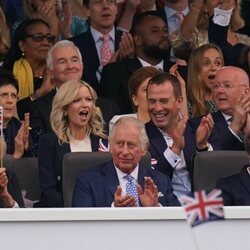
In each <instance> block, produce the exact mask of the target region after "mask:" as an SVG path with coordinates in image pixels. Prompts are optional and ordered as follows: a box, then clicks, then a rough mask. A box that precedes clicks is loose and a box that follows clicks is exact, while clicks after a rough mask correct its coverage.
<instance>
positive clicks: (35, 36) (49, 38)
mask: <svg viewBox="0 0 250 250" xmlns="http://www.w3.org/2000/svg"><path fill="white" fill-rule="evenodd" d="M26 37H30V38H32V39H33V40H34V41H35V42H42V41H43V40H44V39H45V38H46V39H47V41H48V42H49V43H53V42H54V41H55V39H56V37H55V36H53V35H51V34H46V35H43V34H33V35H27V36H26Z"/></svg>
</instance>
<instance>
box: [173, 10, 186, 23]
mask: <svg viewBox="0 0 250 250" xmlns="http://www.w3.org/2000/svg"><path fill="white" fill-rule="evenodd" d="M175 16H176V17H177V19H178V20H179V24H180V25H181V23H182V21H183V19H184V15H183V14H182V13H181V12H176V13H175Z"/></svg>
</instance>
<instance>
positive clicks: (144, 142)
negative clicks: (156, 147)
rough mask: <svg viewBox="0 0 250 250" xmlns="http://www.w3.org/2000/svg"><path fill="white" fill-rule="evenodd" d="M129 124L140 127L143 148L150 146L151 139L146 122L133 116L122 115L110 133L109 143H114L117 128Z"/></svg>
mask: <svg viewBox="0 0 250 250" xmlns="http://www.w3.org/2000/svg"><path fill="white" fill-rule="evenodd" d="M128 124H131V125H133V126H134V127H136V128H138V130H139V132H140V143H141V148H142V150H145V149H147V148H148V144H149V140H148V136H147V133H146V130H145V126H144V123H143V122H141V121H140V120H138V119H137V118H135V117H132V116H122V117H121V118H119V119H118V120H117V121H116V122H115V123H114V125H113V127H112V129H111V131H110V133H109V143H110V144H112V143H113V140H114V136H115V133H116V129H117V128H118V127H120V126H126V125H128Z"/></svg>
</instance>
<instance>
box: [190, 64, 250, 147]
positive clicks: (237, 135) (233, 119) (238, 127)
mask: <svg viewBox="0 0 250 250" xmlns="http://www.w3.org/2000/svg"><path fill="white" fill-rule="evenodd" d="M212 89H213V96H214V101H215V103H216V105H217V107H218V111H217V112H216V113H213V114H211V115H212V118H213V121H214V127H213V130H212V134H211V136H210V138H209V139H208V141H207V142H204V150H202V151H206V150H207V149H208V146H209V144H208V143H210V144H211V145H212V146H213V149H214V150H244V145H243V140H242V139H243V136H244V135H250V92H249V78H248V75H247V74H246V72H245V71H244V70H242V69H240V68H238V67H233V66H227V67H223V68H222V69H220V70H219V71H218V72H217V74H216V76H215V80H214V85H213V88H212ZM199 120H200V118H198V121H199ZM190 123H192V124H195V123H196V124H199V122H197V119H192V120H190ZM194 127H195V126H194ZM215 145H216V146H215Z"/></svg>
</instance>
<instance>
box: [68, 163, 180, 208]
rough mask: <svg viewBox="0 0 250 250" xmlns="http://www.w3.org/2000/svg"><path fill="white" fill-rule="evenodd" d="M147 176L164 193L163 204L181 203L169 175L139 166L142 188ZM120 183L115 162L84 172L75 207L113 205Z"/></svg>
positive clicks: (75, 191)
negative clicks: (174, 191) (174, 192)
mask: <svg viewBox="0 0 250 250" xmlns="http://www.w3.org/2000/svg"><path fill="white" fill-rule="evenodd" d="M145 176H150V177H151V178H152V179H153V181H154V183H155V185H156V186H157V188H158V191H159V192H161V193H162V196H161V197H159V202H160V203H161V205H162V206H179V205H180V203H179V201H178V199H177V198H176V196H175V195H174V194H173V189H172V185H171V182H170V179H169V178H168V177H167V176H165V175H163V174H161V173H159V172H158V171H156V170H153V169H151V168H148V167H145V166H139V173H138V183H139V184H140V185H141V187H142V188H143V187H144V177H145ZM118 185H119V180H118V176H117V173H116V170H115V167H114V164H113V162H109V163H107V164H104V165H101V166H99V167H96V168H94V169H91V170H88V171H85V172H82V173H81V174H80V175H79V176H78V178H77V180H76V185H75V189H74V194H73V203H72V205H73V207H111V204H112V202H113V201H114V194H115V191H116V188H117V186H118Z"/></svg>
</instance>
